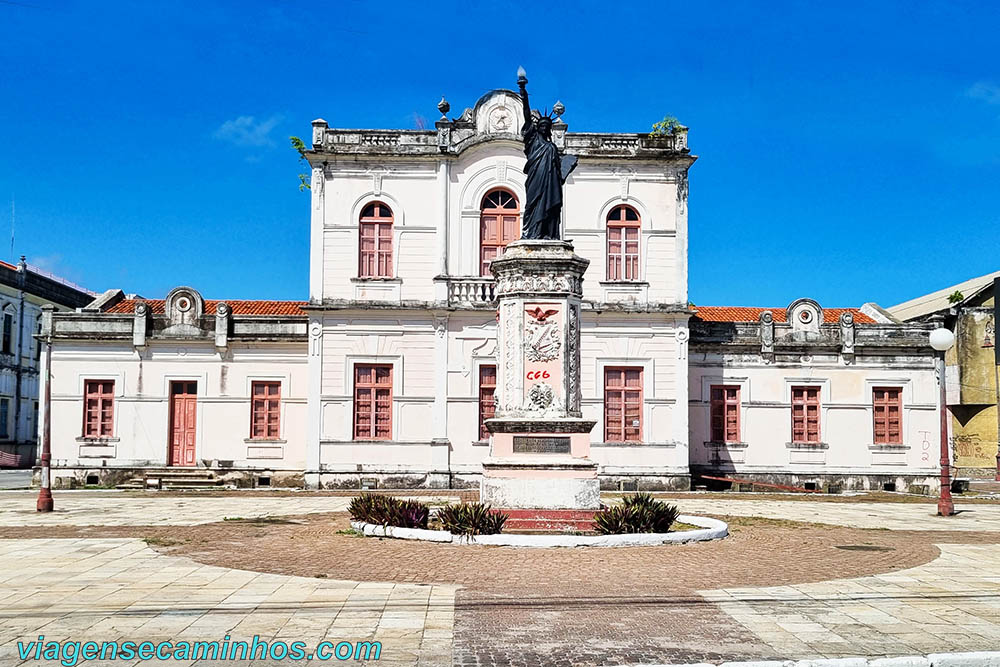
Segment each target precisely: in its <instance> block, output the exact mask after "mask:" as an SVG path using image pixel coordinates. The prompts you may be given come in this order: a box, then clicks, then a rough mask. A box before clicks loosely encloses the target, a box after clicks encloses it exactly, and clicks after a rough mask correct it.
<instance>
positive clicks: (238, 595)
mask: <svg viewBox="0 0 1000 667" xmlns="http://www.w3.org/2000/svg"><path fill="white" fill-rule="evenodd" d="M456 588H457V587H455V586H440V585H422V584H393V583H377V582H356V581H339V580H328V579H319V578H315V579H310V578H305V577H291V576H284V575H277V574H262V573H257V572H247V571H243V570H232V569H228V568H224V567H216V566H212V565H202V564H200V563H197V562H195V561H193V560H190V559H188V558H177V557H172V556H163V555H160V554H158V553H156V552H155V551H153V550H151V549H150V548H149V547H147V546H146V545H145V544H144V543H143V542H142V540H137V539H14V540H0V664H2V665H5V666H6V665H21V664H23V665H34V664H57V663H52V662H45V661H42V662H41V663H38V662H37V661H35V660H28V661H26V662H21V661H20V659H19V655H18V651H17V642H18V641H35V640H37V638H38V636H39V635H43V636H44V637H45V639H46V641H48V640H72V641H80V642H84V641H88V640H92V641H97V642H103V641H114V640H121V641H125V640H132V641H136V642H142V641H147V640H148V641H153V642H158V641H170V642H180V641H189V642H194V641H222V640H223V639H224V638H225V636H226V635H229V636H230V638H231V641H252V638H253V637H254V635H258V636H259V637H260V639H261V640H266V641H269V642H273V641H284V642H289V643H290V642H293V641H302V642H305V643H306V645H307V647H308V650H312V649H314V648H315V647H316V645H317V644H318V643H319V642H321V641H324V640H325V641H331V642H334V643H335V644H336V643H337V642H340V641H348V642H359V641H379V642H381V643H382V654H381V659H380V660H379V661H378V663H377V664H385V665H450V664H451V662H452V629H453V626H454V600H455V591H456ZM83 664H86V665H88V666H89V665H91V664H100V663H97V662H87V663H83ZM111 664H116V665H124V664H132V663H128V662H121V661H118V662H115V663H111ZM157 664H190V663H189V662H186V661H180V662H176V661H169V662H157ZM198 664H208V663H205V662H202V663H198ZM220 664H245V663H240V662H239V661H235V662H225V663H220ZM253 664H254V665H267V664H271V662H269V661H267V660H265V661H259V660H255V661H253ZM274 664H289V663H288V662H287V661H284V662H281V661H279V662H274ZM352 664H357V663H352Z"/></svg>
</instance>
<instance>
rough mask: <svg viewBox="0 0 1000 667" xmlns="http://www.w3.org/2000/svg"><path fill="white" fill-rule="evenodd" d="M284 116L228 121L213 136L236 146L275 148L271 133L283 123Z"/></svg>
mask: <svg viewBox="0 0 1000 667" xmlns="http://www.w3.org/2000/svg"><path fill="white" fill-rule="evenodd" d="M282 118H283V117H282V116H281V115H280V114H275V115H273V116H270V117H268V118H265V119H263V120H257V119H256V118H255V117H254V116H240V117H239V118H234V119H233V120H227V121H226V122H225V123H223V124H222V125H220V126H219V128H218V129H217V130H216V131H215V132H214V133H213V134H212V136H213V137H215V138H216V139H219V140H221V141H228V142H229V143H231V144H233V145H234V146H241V147H253V148H260V147H262V146H273V145H274V139H272V138H271V131H272V130H273V129H274V128H275V127H276V126H277V125H278V123H280V122H281V120H282Z"/></svg>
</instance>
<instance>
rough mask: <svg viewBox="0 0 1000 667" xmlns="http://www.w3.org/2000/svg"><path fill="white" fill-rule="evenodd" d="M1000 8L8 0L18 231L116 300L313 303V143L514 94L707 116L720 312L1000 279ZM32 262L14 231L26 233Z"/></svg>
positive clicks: (700, 196) (700, 136) (697, 136)
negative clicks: (302, 145)
mask: <svg viewBox="0 0 1000 667" xmlns="http://www.w3.org/2000/svg"><path fill="white" fill-rule="evenodd" d="M998 27H1000V4H998V3H986V2H962V3H955V2H898V3H897V2H888V1H885V2H866V3H859V4H852V3H850V2H841V3H819V2H780V1H777V2H766V3H764V2H760V3H749V2H745V3H743V2H741V3H709V2H703V3H701V2H699V3H662V2H657V3H649V4H640V3H630V2H622V3H609V2H579V3H573V2H565V3H555V2H547V3H524V4H519V3H505V2H490V3H485V2H483V3H480V2H467V3H443V4H442V3H421V4H420V5H417V4H415V3H399V4H394V3H392V2H371V3H368V2H352V1H350V0H340V1H339V2H329V3H317V2H303V1H300V0H295V1H291V0H290V1H289V2H282V3H277V2H276V3H264V2H254V1H252V0H247V1H243V2H235V1H233V2H210V1H209V2H201V3H193V2H169V3H155V2H149V3H135V2H133V3H115V2H100V3H97V2H74V1H72V0H65V1H58V2H57V1H54V0H23V1H21V0H17V1H14V0H2V1H0V203H2V206H0V239H6V238H8V232H6V231H5V230H6V229H7V227H8V226H9V219H10V213H9V210H10V198H11V196H12V195H13V197H14V199H15V201H16V234H15V248H14V255H20V254H25V255H27V256H28V258H29V261H33V262H34V263H36V264H39V265H41V266H43V267H45V268H48V269H50V270H53V271H56V272H58V273H60V274H62V275H65V276H66V277H68V278H70V279H72V280H75V281H77V282H80V283H82V284H84V285H86V286H88V287H90V288H91V289H94V290H103V289H106V288H109V287H121V288H123V289H125V290H126V291H129V292H138V293H141V294H143V295H145V296H148V297H157V296H162V295H164V294H165V293H166V292H167V291H168V290H169V289H170V288H171V287H173V286H176V285H178V284H189V285H192V286H194V287H196V288H198V289H200V290H201V291H202V293H203V294H205V295H206V296H207V297H209V298H274V299H300V298H307V296H308V240H309V239H308V224H309V207H308V194H305V193H300V192H299V191H298V188H297V178H296V174H298V173H299V171H300V169H299V166H298V164H297V155H296V154H295V153H294V152H293V151H292V150H291V149H290V148H289V147H288V136H289V135H293V134H294V135H299V136H302V137H306V136H308V134H309V122H310V121H311V120H312V119H313V118H316V117H320V116H322V117H323V118H325V119H327V121H329V122H330V124H331V126H340V127H401V128H412V127H414V126H415V123H416V122H417V116H422V117H424V118H427V119H430V120H431V121H433V119H434V118H436V113H437V112H436V109H435V105H436V104H437V102H438V100H439V99H440V97H441V95H442V93H443V94H445V95H446V96H447V98H448V100H449V101H450V102H451V104H452V109H453V112H454V111H459V112H460V111H461V109H462V108H463V107H465V106H470V105H472V104H473V103H474V102H475V100H476V99H477V98H478V97H479V95H480V94H482V93H483V92H485V91H486V90H488V89H491V88H496V87H513V85H514V81H515V71H516V68H517V66H518V65H519V64H523V65H524V67H525V68H526V69H527V70H528V73H529V77H530V79H531V84H530V89H531V90H532V92H533V94H534V99H533V101H534V102H536V103H537V104H539V105H543V104H544V105H547V106H550V105H551V103H552V102H555V100H556V99H561V100H562V101H563V103H565V105H566V108H567V111H566V115H565V117H564V118H565V120H566V121H567V122H568V123H569V126H570V130H571V131H573V130H576V131H633V132H642V131H646V130H648V129H649V126H650V125H651V124H652V123H653V122H655V121H657V120H659V119H660V118H662V117H663V116H664V115H666V114H672V115H676V116H677V117H679V118H680V119H681V121H682V122H684V123H685V124H687V125H689V126H690V127H691V133H690V145H691V148H692V151H693V152H694V153H695V154H697V155H699V156H700V159H699V160H698V162H697V164H695V166H694V167H693V168H692V170H691V199H690V263H691V272H690V293H691V299H692V300H693V301H694V302H695V303H697V304H704V305H709V304H715V305H760V306H784V305H786V304H787V303H789V302H790V301H792V300H793V299H795V298H797V297H800V296H808V297H812V298H815V299H817V300H819V301H820V303H821V304H823V305H827V306H847V305H860V304H861V303H863V302H865V301H876V302H878V303H881V304H882V305H885V306H889V305H893V304H895V303H897V302H899V301H903V300H905V299H908V298H911V297H914V296H917V295H919V294H922V293H925V292H929V291H932V290H935V289H940V288H942V287H945V286H947V285H949V284H951V283H955V282H959V281H961V280H964V279H966V278H969V277H972V276H976V275H980V274H984V273H988V272H990V271H994V270H997V269H998V268H1000V253H998V249H1000V241H998V240H997V231H998V230H1000V224H998V223H1000V59H998V58H997V53H998V52H997V36H996V33H997V28H998ZM0 249H2V250H0V258H3V259H7V260H9V259H10V257H9V254H10V253H9V241H0Z"/></svg>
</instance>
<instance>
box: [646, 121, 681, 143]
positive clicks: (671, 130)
mask: <svg viewBox="0 0 1000 667" xmlns="http://www.w3.org/2000/svg"><path fill="white" fill-rule="evenodd" d="M683 127H684V126H683V125H681V122H680V121H679V120H677V117H676V116H664V117H663V120H661V121H660V122H658V123H653V131H652V132H650V133H649V137H650V139H655V138H657V137H672V136H673V135H674V134H676V132H677V130H679V129H681V128H683Z"/></svg>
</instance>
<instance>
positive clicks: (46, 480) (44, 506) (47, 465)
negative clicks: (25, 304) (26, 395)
mask: <svg viewBox="0 0 1000 667" xmlns="http://www.w3.org/2000/svg"><path fill="white" fill-rule="evenodd" d="M44 379H45V398H44V401H45V403H44V405H45V421H44V422H43V426H42V482H41V488H40V489H39V490H38V504H37V505H36V507H35V509H37V510H38V511H39V512H51V511H52V509H53V507H54V505H53V502H52V468H51V464H52V334H51V333H49V335H48V338H47V340H46V341H45V375H44Z"/></svg>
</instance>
